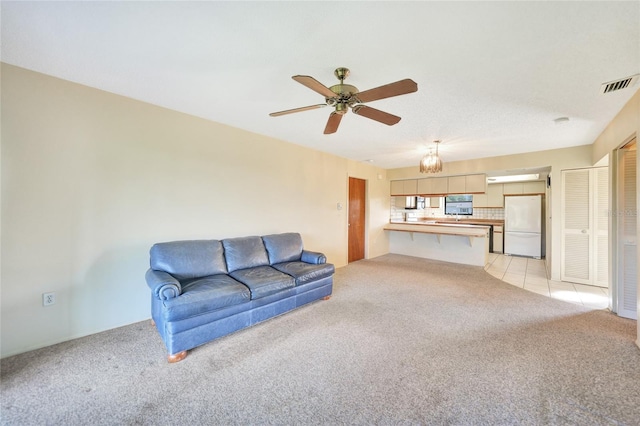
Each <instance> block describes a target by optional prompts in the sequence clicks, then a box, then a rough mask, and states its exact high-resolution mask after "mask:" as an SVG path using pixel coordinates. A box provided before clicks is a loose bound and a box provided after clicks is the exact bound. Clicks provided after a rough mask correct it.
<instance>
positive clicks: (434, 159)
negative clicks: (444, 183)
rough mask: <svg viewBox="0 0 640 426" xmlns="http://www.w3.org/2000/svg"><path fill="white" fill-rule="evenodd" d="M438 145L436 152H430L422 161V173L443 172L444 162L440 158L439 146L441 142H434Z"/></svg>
mask: <svg viewBox="0 0 640 426" xmlns="http://www.w3.org/2000/svg"><path fill="white" fill-rule="evenodd" d="M433 143H435V144H436V152H435V154H434V153H433V150H430V151H429V153H428V154H425V156H424V157H422V160H420V173H438V172H441V171H442V160H441V159H440V156H438V144H439V143H440V141H433Z"/></svg>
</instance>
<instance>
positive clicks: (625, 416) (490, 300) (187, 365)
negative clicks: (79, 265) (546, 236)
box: [0, 255, 640, 425]
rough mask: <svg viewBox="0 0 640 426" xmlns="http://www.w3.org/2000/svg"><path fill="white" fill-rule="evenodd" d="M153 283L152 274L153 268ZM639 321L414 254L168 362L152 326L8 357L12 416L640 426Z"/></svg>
mask: <svg viewBox="0 0 640 426" xmlns="http://www.w3.org/2000/svg"><path fill="white" fill-rule="evenodd" d="M140 285H144V282H143V280H142V278H141V281H140ZM635 333H636V322H635V321H631V320H627V319H623V318H619V317H617V316H615V315H613V314H610V313H608V312H606V311H597V310H589V309H587V308H584V307H581V306H577V305H574V304H570V303H565V302H561V301H558V300H554V299H550V298H548V297H544V296H540V295H537V294H534V293H531V292H528V291H525V290H522V289H519V288H516V287H514V286H512V285H509V284H506V283H504V282H501V281H500V280H498V279H496V278H494V277H492V276H490V275H489V274H487V273H486V272H485V271H484V270H483V269H482V268H479V267H472V266H463V265H457V264H450V263H444V262H437V261H429V260H424V259H417V258H411V257H406V256H399V255H386V256H382V257H379V258H376V259H373V260H367V261H360V262H356V263H352V264H350V265H349V266H347V267H344V268H340V269H339V270H338V271H337V273H336V277H335V287H334V295H333V297H332V298H331V299H330V300H329V301H320V302H316V303H313V304H311V305H309V306H306V307H304V308H301V309H299V310H297V311H294V312H291V313H288V314H285V315H283V316H281V317H278V318H274V319H272V320H269V321H267V322H265V323H263V324H260V325H257V326H255V327H253V328H250V329H247V330H243V331H241V332H238V333H236V334H234V335H231V336H227V337H224V338H222V339H219V340H218V341H216V342H213V343H210V344H207V345H204V346H201V347H199V348H197V349H195V350H193V351H190V353H189V356H188V357H187V358H186V359H185V360H184V361H182V362H180V363H178V364H167V363H166V353H165V351H164V348H163V344H162V342H161V341H160V338H159V336H158V335H157V332H156V331H155V330H154V329H153V328H152V327H151V326H150V325H149V323H148V322H144V323H137V324H133V325H130V326H127V327H122V328H119V329H115V330H111V331H108V332H104V333H100V334H97V335H93V336H89V337H86V338H82V339H78V340H74V341H71V342H67V343H63V344H60V345H56V346H51V347H48V348H44V349H41V350H37V351H33V352H29V353H26V354H22V355H18V356H15V357H11V358H7V359H4V360H2V361H1V364H0V367H1V391H2V405H1V409H2V411H1V412H0V415H1V422H2V424H11V425H31V424H34V425H35V424H65V425H70V424H71V425H76V424H119V425H122V424H127V425H132V424H149V425H152V424H153V425H163V424H297V425H300V424H394V425H395V424H437V425H442V424H447V425H449V424H452V425H466V424H483V425H485V424H487V425H488V424H491V425H495V424H523V425H540V424H561V425H564V424H575V425H587V424H588V425H599V424H603V425H607V424H610V425H637V424H640V420H639V419H640V350H639V349H638V347H637V346H635V344H634V339H635Z"/></svg>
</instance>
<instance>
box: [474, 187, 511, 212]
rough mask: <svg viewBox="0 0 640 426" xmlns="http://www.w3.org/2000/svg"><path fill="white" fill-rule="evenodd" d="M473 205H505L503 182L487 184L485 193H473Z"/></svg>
mask: <svg viewBox="0 0 640 426" xmlns="http://www.w3.org/2000/svg"><path fill="white" fill-rule="evenodd" d="M473 207H504V194H503V192H502V184H501V183H494V184H491V185H487V192H486V193H485V194H474V195H473Z"/></svg>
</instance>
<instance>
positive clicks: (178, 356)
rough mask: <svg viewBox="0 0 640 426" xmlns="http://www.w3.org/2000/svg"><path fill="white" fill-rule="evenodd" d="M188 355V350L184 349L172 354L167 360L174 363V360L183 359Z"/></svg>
mask: <svg viewBox="0 0 640 426" xmlns="http://www.w3.org/2000/svg"><path fill="white" fill-rule="evenodd" d="M186 357H187V351H182V352H178V353H177V354H173V355H171V354H170V355H169V356H168V357H167V360H168V361H169V362H170V363H172V364H173V363H174V362H180V361H182V360H183V359H185V358H186Z"/></svg>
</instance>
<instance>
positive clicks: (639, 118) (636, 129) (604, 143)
mask: <svg viewBox="0 0 640 426" xmlns="http://www.w3.org/2000/svg"><path fill="white" fill-rule="evenodd" d="M639 134H640V89H638V90H637V91H636V93H635V95H634V96H633V97H632V98H631V99H630V100H629V102H627V104H626V105H625V106H624V108H623V109H622V110H621V111H620V112H619V113H618V115H617V116H616V117H615V118H614V119H613V120H612V121H611V123H609V125H608V126H607V128H606V129H605V130H604V132H602V134H601V135H600V136H599V137H598V139H596V141H595V142H594V144H593V160H594V161H599V160H600V159H601V158H603V157H606V156H607V154H609V158H614V155H613V153H614V151H615V150H616V149H618V148H619V147H620V146H622V145H624V144H625V143H627V142H629V141H630V140H631V139H633V138H634V137H636V138H637V137H638V135H639ZM636 153H640V151H636ZM638 160H640V159H638ZM636 164H637V165H638V166H637V167H638V168H639V169H640V161H637V163H636ZM636 178H637V179H638V181H637V182H636V189H637V191H638V194H637V196H636V199H637V200H640V170H638V171H637V173H636ZM637 230H638V239H637V240H638V241H640V215H638V226H637ZM613 241H615V239H613ZM636 264H640V251H638V262H637V263H636ZM637 289H638V292H637V295H638V304H637V307H638V318H640V285H638V286H637ZM636 344H637V345H638V346H640V327H638V337H637V340H636Z"/></svg>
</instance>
